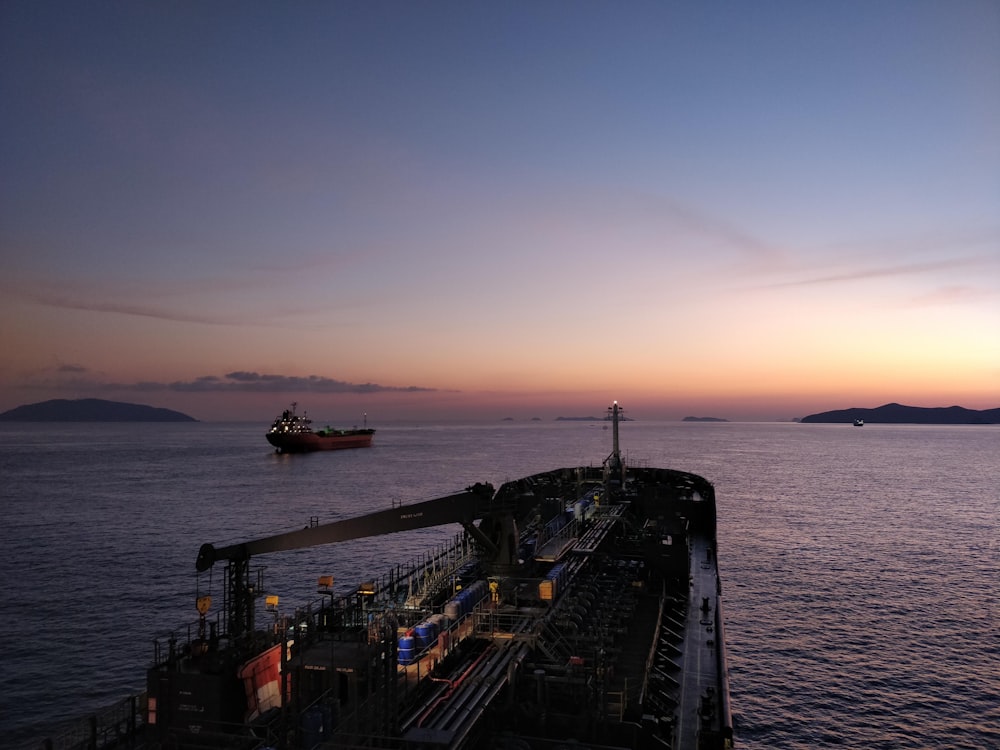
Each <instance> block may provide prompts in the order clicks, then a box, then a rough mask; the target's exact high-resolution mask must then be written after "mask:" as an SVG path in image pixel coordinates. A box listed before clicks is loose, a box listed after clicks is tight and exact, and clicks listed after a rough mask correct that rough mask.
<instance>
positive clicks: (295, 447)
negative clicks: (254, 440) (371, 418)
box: [267, 402, 375, 453]
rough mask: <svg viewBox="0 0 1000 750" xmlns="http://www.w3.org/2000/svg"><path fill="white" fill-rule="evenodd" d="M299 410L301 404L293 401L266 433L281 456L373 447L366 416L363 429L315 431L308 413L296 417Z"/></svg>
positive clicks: (372, 432) (324, 429)
mask: <svg viewBox="0 0 1000 750" xmlns="http://www.w3.org/2000/svg"><path fill="white" fill-rule="evenodd" d="M297 407H298V404H297V403H295V402H292V408H291V409H285V411H283V412H282V413H281V415H280V416H278V417H277V418H276V419H275V420H274V423H273V424H272V425H271V429H270V430H268V431H267V442H269V443H270V444H271V445H273V446H274V448H275V450H276V451H277V452H278V453H311V452H312V451H334V450H342V449H345V448H369V447H371V444H372V436H373V435H374V434H375V430H373V429H371V428H369V427H368V416H367V415H365V425H364V427H362V428H357V427H354V428H352V429H349V430H338V429H334V428H332V427H325V428H323V429H321V430H313V428H312V420H311V419H309V418H308V417H307V416H306V414H305V412H303V413H302V414H301V415H299V414H296V412H295V410H296V408H297Z"/></svg>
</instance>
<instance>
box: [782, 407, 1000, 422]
mask: <svg viewBox="0 0 1000 750" xmlns="http://www.w3.org/2000/svg"><path fill="white" fill-rule="evenodd" d="M799 421H800V422H805V423H813V424H817V423H826V424H831V423H844V422H846V423H848V424H853V423H855V422H863V423H864V424H1000V408H997V409H966V408H965V407H962V406H944V407H940V406H939V407H923V406H905V405H903V404H896V403H892V404H884V405H883V406H878V407H876V408H874V409H863V408H858V407H854V408H851V409H837V410H835V411H824V412H820V413H818V414H810V415H809V416H808V417H802V419H801V420H799Z"/></svg>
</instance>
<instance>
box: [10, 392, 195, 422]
mask: <svg viewBox="0 0 1000 750" xmlns="http://www.w3.org/2000/svg"><path fill="white" fill-rule="evenodd" d="M197 421H198V420H197V419H195V418H194V417H189V416H188V415H187V414H182V413H181V412H179V411H173V410H172V409H160V408H157V407H155V406H146V405H144V404H129V403H124V402H121V401H105V400H104V399H100V398H81V399H62V398H57V399H52V400H51V401H41V402H39V403H37V404H25V405H23V406H18V407H17V408H15V409H11V410H9V411H5V412H3V413H2V414H0V422H197Z"/></svg>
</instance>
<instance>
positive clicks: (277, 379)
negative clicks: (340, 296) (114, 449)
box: [27, 365, 438, 393]
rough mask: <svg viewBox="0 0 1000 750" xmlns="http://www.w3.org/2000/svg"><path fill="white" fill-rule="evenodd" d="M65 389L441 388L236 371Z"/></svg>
mask: <svg viewBox="0 0 1000 750" xmlns="http://www.w3.org/2000/svg"><path fill="white" fill-rule="evenodd" d="M56 372H57V373H59V374H60V375H62V374H69V375H82V374H83V373H86V372H87V369H86V368H85V367H81V366H79V365H63V366H61V367H59V368H57V370H56ZM57 380H58V385H59V386H61V387H66V386H72V387H73V388H76V389H79V390H89V391H95V392H112V391H118V392H121V391H131V392H140V393H150V392H163V391H172V392H176V393H432V392H436V391H437V390H438V389H437V388H427V387H424V386H417V385H408V386H393V385H381V384H379V383H350V382H347V381H344V380H336V379H334V378H328V377H325V376H322V375H307V376H304V377H303V376H298V375H273V374H267V373H264V374H261V373H256V372H245V371H235V372H230V373H227V374H226V375H225V376H223V377H219V376H217V375H202V376H199V377H197V378H194V379H193V380H175V381H173V382H170V383H161V382H156V381H149V380H142V381H137V382H134V383H109V382H104V381H97V380H93V379H88V378H83V377H72V378H62V377H59V378H57ZM27 385H28V387H31V388H49V387H51V386H52V385H53V383H52V382H41V381H38V382H34V383H29V384H27Z"/></svg>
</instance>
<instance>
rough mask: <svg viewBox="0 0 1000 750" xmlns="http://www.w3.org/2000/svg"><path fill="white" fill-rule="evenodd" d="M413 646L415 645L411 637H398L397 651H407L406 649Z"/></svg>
mask: <svg viewBox="0 0 1000 750" xmlns="http://www.w3.org/2000/svg"><path fill="white" fill-rule="evenodd" d="M414 645H416V643H415V641H414V640H413V636H412V635H401V636H399V650H400V651H402V650H403V649H407V648H408V649H412V648H413V647H414Z"/></svg>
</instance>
